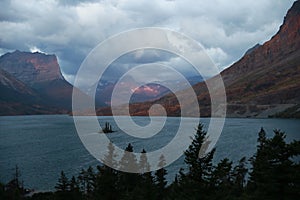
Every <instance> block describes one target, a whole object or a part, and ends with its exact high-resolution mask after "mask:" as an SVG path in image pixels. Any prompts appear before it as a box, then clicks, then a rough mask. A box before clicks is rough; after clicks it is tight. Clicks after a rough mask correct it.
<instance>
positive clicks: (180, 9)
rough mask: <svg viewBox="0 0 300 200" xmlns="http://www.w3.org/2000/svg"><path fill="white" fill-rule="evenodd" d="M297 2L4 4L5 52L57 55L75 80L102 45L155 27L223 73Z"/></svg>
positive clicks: (53, 0)
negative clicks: (197, 48) (185, 42)
mask: <svg viewBox="0 0 300 200" xmlns="http://www.w3.org/2000/svg"><path fill="white" fill-rule="evenodd" d="M293 2H294V0H257V1H254V0H243V1H236V0H197V1H196V0H151V1H149V0H101V1H97V0H85V1H72V0H62V1H58V0H40V1H34V0H26V1H23V0H11V1H9V0H1V1H0V9H1V12H0V27H1V31H0V54H4V53H6V52H11V51H14V50H16V49H19V50H21V51H33V52H34V51H41V52H45V53H49V54H56V55H57V56H58V59H59V64H60V66H61V68H62V71H63V74H64V76H65V77H66V78H67V79H68V80H69V81H72V79H73V75H74V74H75V73H76V71H77V69H78V68H79V66H80V64H81V62H82V61H83V59H84V58H85V57H86V56H87V54H88V53H89V52H90V51H91V50H92V49H93V48H94V47H95V46H96V45H97V44H99V43H100V42H101V41H103V40H105V39H106V38H107V37H109V36H112V35H114V34H117V33H120V32H122V31H125V30H128V29H133V28H142V27H152V26H154V27H166V28H170V29H173V30H175V31H179V32H181V33H183V34H186V35H187V36H189V37H191V38H193V39H195V40H197V41H198V42H199V43H201V44H202V45H203V46H204V47H205V49H206V50H207V53H208V54H209V55H210V56H211V58H212V59H213V61H214V62H215V63H216V65H217V66H218V67H219V69H220V70H222V69H224V68H226V67H228V66H229V65H230V64H232V63H233V62H235V61H237V60H238V59H239V58H240V57H241V56H242V55H243V54H244V53H245V51H246V50H247V49H249V48H250V47H252V46H254V45H255V44H256V43H261V44H262V43H263V42H265V41H267V40H269V39H270V38H271V37H272V36H273V35H274V34H275V33H276V32H277V31H278V30H279V27H280V25H281V24H282V22H283V19H284V16H285V14H286V12H287V10H288V9H289V8H290V7H291V6H292V4H293ZM129 57H132V58H133V59H134V58H136V56H129ZM161 57H164V56H158V58H159V59H161ZM140 58H141V56H140V57H139V61H138V62H140ZM123 60H126V59H123ZM127 60H128V59H127ZM130 62H134V61H132V60H131V61H130Z"/></svg>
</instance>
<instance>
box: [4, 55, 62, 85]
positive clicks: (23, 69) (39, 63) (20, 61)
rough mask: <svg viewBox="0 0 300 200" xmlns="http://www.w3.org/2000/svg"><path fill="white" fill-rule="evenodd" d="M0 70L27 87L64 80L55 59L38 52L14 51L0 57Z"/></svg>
mask: <svg viewBox="0 0 300 200" xmlns="http://www.w3.org/2000/svg"><path fill="white" fill-rule="evenodd" d="M0 68H2V69H4V70H5V71H7V72H8V73H10V74H12V75H13V76H15V77H16V78H17V79H19V80H21V81H22V82H24V83H26V84H28V85H35V84H39V83H42V82H45V81H52V80H56V79H64V78H63V76H62V73H61V71H60V67H59V64H58V62H57V57H56V56H55V55H48V54H44V53H40V52H35V53H30V52H22V51H19V50H16V51H14V52H12V53H7V54H4V55H2V56H1V57H0Z"/></svg>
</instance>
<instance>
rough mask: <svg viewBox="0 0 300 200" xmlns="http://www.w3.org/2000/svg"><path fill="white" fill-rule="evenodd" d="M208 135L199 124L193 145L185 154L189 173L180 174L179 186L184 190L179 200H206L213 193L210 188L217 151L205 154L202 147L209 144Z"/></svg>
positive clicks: (179, 195)
mask: <svg viewBox="0 0 300 200" xmlns="http://www.w3.org/2000/svg"><path fill="white" fill-rule="evenodd" d="M206 134H207V133H206V131H204V130H203V125H202V124H199V125H198V128H197V130H196V135H195V137H194V139H193V141H192V143H191V145H190V146H189V148H188V149H187V150H186V151H185V152H184V155H185V163H186V164H187V165H188V172H187V173H183V171H182V172H181V173H180V180H179V185H180V188H181V189H182V190H181V193H180V194H178V195H177V196H178V199H199V198H202V199H205V198H206V197H208V196H209V195H210V193H211V191H210V187H209V186H210V179H211V173H212V169H213V166H212V160H213V156H214V153H215V149H213V150H212V151H211V152H209V153H207V154H205V153H204V152H205V148H203V147H202V145H203V144H205V145H207V143H209V141H207V138H206Z"/></svg>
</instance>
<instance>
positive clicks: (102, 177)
mask: <svg viewBox="0 0 300 200" xmlns="http://www.w3.org/2000/svg"><path fill="white" fill-rule="evenodd" d="M107 148H108V152H107V154H106V155H105V157H104V160H103V163H105V165H103V166H97V169H98V173H97V176H96V188H95V195H96V199H109V200H113V199H119V193H118V190H117V182H118V172H117V171H116V170H115V169H114V168H116V167H117V163H116V161H115V157H116V156H117V155H116V154H115V148H114V146H113V144H112V143H109V144H108V146H107ZM111 167H113V168H111Z"/></svg>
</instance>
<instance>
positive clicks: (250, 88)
mask: <svg viewBox="0 0 300 200" xmlns="http://www.w3.org/2000/svg"><path fill="white" fill-rule="evenodd" d="M299 55H300V2H299V1H295V2H294V4H293V6H292V7H291V8H290V9H289V10H288V12H287V14H286V17H285V18H284V20H283V24H282V25H281V26H280V28H279V31H278V32H277V33H276V34H275V35H274V36H273V37H272V38H271V39H270V40H269V41H267V42H265V43H264V44H263V45H259V46H255V48H252V49H250V51H248V52H246V53H245V54H244V56H243V57H242V58H241V59H239V60H238V61H237V62H235V63H234V64H233V65H231V66H230V67H229V68H227V69H225V70H223V71H222V72H221V73H220V74H221V76H222V78H223V81H224V85H225V88H226V95H227V105H219V106H220V107H222V106H226V107H227V116H228V117H263V118H265V117H269V116H274V115H276V113H280V112H283V111H284V110H286V109H289V108H293V107H296V108H297V106H296V105H297V104H300V83H299V80H300V56H299ZM214 78H215V77H213V78H211V79H208V80H207V81H208V82H209V81H214ZM193 90H194V91H195V93H196V94H197V98H198V103H199V107H200V114H201V116H202V117H209V116H211V109H210V103H211V102H210V96H209V93H208V89H207V87H206V84H205V82H201V83H198V84H196V85H194V86H193ZM184 94H185V91H180V92H177V93H176V94H170V95H166V96H164V97H162V98H161V99H159V100H157V101H153V102H145V103H142V104H131V105H130V106H129V107H130V110H131V112H130V114H131V115H148V114H149V113H148V110H149V108H150V107H151V106H152V105H153V104H161V105H162V106H164V107H165V109H166V112H167V114H168V115H169V116H180V113H181V111H180V106H179V105H178V103H177V104H176V103H175V100H176V95H184ZM169 102H174V103H175V104H174V105H172V106H170V103H169ZM185 104H186V105H183V106H185V107H186V106H187V105H188V102H186V103H185ZM119 109H120V110H121V109H122V108H119ZM189 109H191V110H192V109H193V108H189ZM109 111H110V110H109V109H107V108H106V109H102V110H101V109H99V110H98V114H99V115H109ZM291 117H292V116H291Z"/></svg>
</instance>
